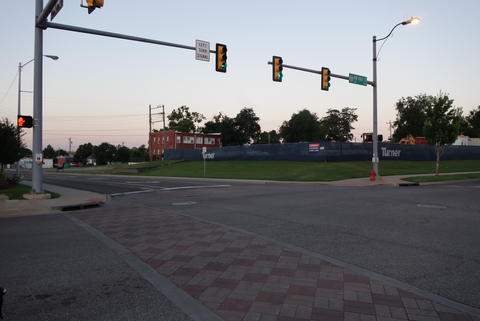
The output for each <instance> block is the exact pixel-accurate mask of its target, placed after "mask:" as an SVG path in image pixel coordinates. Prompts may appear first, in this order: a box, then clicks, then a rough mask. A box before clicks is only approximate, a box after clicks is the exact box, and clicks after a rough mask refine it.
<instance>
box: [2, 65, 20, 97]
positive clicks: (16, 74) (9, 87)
mask: <svg viewBox="0 0 480 321" xmlns="http://www.w3.org/2000/svg"><path fill="white" fill-rule="evenodd" d="M17 77H18V71H17V72H16V73H15V77H13V80H12V82H11V84H10V86H8V89H7V91H6V92H5V95H3V97H2V99H0V105H1V104H2V103H3V101H4V100H5V98H6V97H7V95H8V94H9V93H10V89H12V86H13V83H14V82H15V80H17Z"/></svg>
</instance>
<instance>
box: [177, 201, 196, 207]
mask: <svg viewBox="0 0 480 321" xmlns="http://www.w3.org/2000/svg"><path fill="white" fill-rule="evenodd" d="M195 204H197V202H178V203H172V205H173V206H187V205H195Z"/></svg>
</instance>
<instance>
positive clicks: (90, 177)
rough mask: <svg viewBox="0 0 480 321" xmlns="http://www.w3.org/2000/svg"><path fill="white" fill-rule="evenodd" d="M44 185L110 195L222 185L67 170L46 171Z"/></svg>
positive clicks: (28, 175) (27, 177)
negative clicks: (77, 172)
mask: <svg viewBox="0 0 480 321" xmlns="http://www.w3.org/2000/svg"><path fill="white" fill-rule="evenodd" d="M22 177H23V179H25V180H31V171H24V172H22ZM43 182H44V183H46V184H53V185H58V186H63V187H69V188H75V189H80V190H86V191H90V192H95V193H100V194H110V195H113V196H120V195H127V194H135V193H142V192H152V191H158V190H172V189H182V188H195V187H197V188H202V187H213V188H214V187H217V186H220V187H222V185H225V184H224V183H218V182H214V181H208V180H207V181H206V180H202V179H194V178H178V179H177V178H162V177H141V176H127V175H95V174H87V173H85V174H75V173H69V172H68V170H65V171H63V172H47V171H45V172H44V177H43Z"/></svg>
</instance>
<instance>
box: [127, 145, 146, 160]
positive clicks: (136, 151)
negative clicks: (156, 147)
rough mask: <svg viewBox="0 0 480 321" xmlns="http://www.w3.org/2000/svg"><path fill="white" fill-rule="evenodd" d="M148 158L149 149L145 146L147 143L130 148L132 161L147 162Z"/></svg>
mask: <svg viewBox="0 0 480 321" xmlns="http://www.w3.org/2000/svg"><path fill="white" fill-rule="evenodd" d="M148 160H149V156H148V149H147V148H146V147H145V145H140V146H139V147H132V149H130V161H132V162H145V161H148Z"/></svg>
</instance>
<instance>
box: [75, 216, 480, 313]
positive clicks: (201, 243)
mask: <svg viewBox="0 0 480 321" xmlns="http://www.w3.org/2000/svg"><path fill="white" fill-rule="evenodd" d="M76 217H77V218H79V219H81V220H83V221H84V222H86V223H87V224H89V225H90V226H92V227H94V228H95V229H97V230H98V231H100V232H102V233H103V234H105V235H106V236H107V237H109V238H111V239H113V240H115V241H116V242H118V243H120V244H122V245H123V246H125V247H126V248H128V249H129V250H130V251H131V252H132V253H134V254H135V255H136V256H138V257H139V258H140V259H141V260H143V261H144V262H145V263H147V264H149V265H150V266H151V267H152V268H154V269H155V270H156V271H157V272H158V273H160V274H161V275H163V276H164V277H166V278H168V279H169V280H170V281H171V282H172V283H174V284H175V285H176V286H177V287H178V288H180V289H182V290H183V291H185V292H186V293H188V294H189V295H190V296H191V297H193V298H195V299H196V300H198V301H200V302H201V303H202V304H203V305H204V306H206V307H208V308H209V309H210V310H211V311H213V312H214V313H216V314H217V315H218V316H220V317H221V318H223V319H224V320H226V321H267V320H271V321H308V320H315V321H344V320H345V321H405V320H412V321H480V318H479V317H475V316H471V315H467V314H464V313H461V312H459V311H456V310H454V309H452V308H450V307H447V306H444V305H442V304H438V303H436V302H432V301H430V300H428V299H425V298H423V297H420V296H417V295H415V294H413V293H410V292H407V291H403V290H401V289H399V288H397V287H395V286H391V285H389V284H387V283H386V282H383V281H379V280H375V279H371V278H369V277H367V276H364V275H360V274H359V273H355V272H353V271H350V270H348V269H346V268H344V267H341V266H338V265H335V264H332V263H329V262H327V261H325V260H323V259H321V258H319V257H316V256H314V255H309V254H306V252H303V251H300V250H298V249H294V248H289V247H287V246H285V245H281V244H278V243H276V242H274V241H271V240H267V239H264V238H262V237H260V236H255V235H252V234H249V233H246V232H241V231H238V230H236V229H230V228H228V227H225V226H220V225H217V224H213V223H208V222H204V221H201V220H197V219H195V218H191V217H188V216H182V215H174V214H167V213H161V212H158V211H153V210H148V209H142V208H140V209H136V210H135V212H134V213H132V210H127V209H125V210H117V211H116V212H115V213H112V212H109V211H102V212H100V211H95V212H88V213H82V214H78V215H77V216H76Z"/></svg>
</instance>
